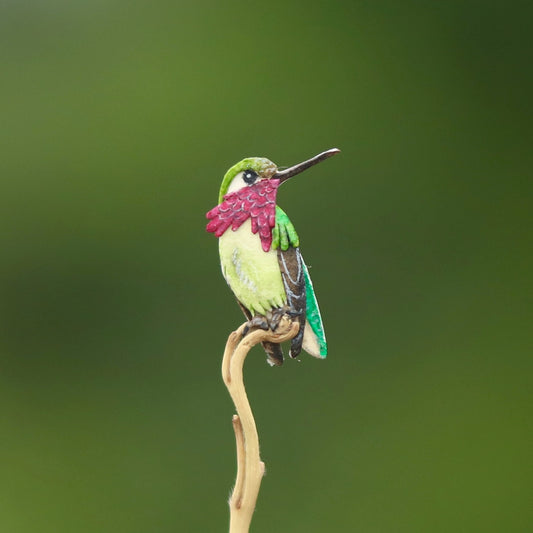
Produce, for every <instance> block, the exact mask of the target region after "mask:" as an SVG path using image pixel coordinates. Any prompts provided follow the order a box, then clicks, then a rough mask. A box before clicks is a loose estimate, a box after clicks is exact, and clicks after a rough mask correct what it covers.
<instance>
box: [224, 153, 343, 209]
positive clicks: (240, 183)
mask: <svg viewBox="0 0 533 533" xmlns="http://www.w3.org/2000/svg"><path fill="white" fill-rule="evenodd" d="M339 152H340V150H339V149H337V148H332V149H331V150H326V151H325V152H322V153H320V154H318V155H315V157H312V158H311V159H308V160H307V161H303V162H302V163H298V164H297V165H294V166H292V167H289V168H287V169H285V170H281V171H279V172H278V167H277V166H276V165H275V164H274V163H272V161H270V159H266V158H264V157H247V158H246V159H243V160H242V161H240V162H239V163H237V164H236V165H233V166H232V167H231V168H230V169H229V170H228V171H227V172H226V175H225V176H224V179H223V180H222V185H221V186H220V192H219V195H218V203H219V204H221V203H222V200H223V199H224V196H225V195H226V194H228V193H229V192H234V191H238V190H239V189H242V188H243V187H248V186H250V185H253V184H254V183H256V182H257V181H258V180H262V179H270V178H276V179H278V180H279V183H280V184H281V183H283V182H284V181H286V180H288V179H289V178H292V177H293V176H296V174H299V173H300V172H303V171H304V170H306V169H308V168H309V167H312V166H313V165H316V164H317V163H320V162H321V161H324V160H325V159H327V158H328V157H331V156H332V155H335V154H338V153H339Z"/></svg>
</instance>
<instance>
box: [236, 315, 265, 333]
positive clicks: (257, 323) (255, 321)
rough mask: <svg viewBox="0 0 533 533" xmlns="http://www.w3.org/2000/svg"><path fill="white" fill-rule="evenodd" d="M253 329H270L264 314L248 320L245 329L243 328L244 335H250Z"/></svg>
mask: <svg viewBox="0 0 533 533" xmlns="http://www.w3.org/2000/svg"><path fill="white" fill-rule="evenodd" d="M251 329H263V330H265V331H268V330H269V329H270V326H269V324H268V321H267V319H266V318H265V317H264V316H260V315H256V316H254V317H253V318H251V319H250V320H248V322H246V326H244V329H243V330H242V336H243V337H245V336H246V335H248V333H249V332H250V330H251Z"/></svg>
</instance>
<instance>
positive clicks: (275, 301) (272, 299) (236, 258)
mask: <svg viewBox="0 0 533 533" xmlns="http://www.w3.org/2000/svg"><path fill="white" fill-rule="evenodd" d="M218 242H219V251H220V264H221V266H222V274H223V276H224V278H225V279H226V281H227V283H228V285H229V286H230V287H231V290H232V291H233V292H234V294H235V296H236V297H237V299H238V300H239V301H240V302H241V303H242V304H243V305H244V306H245V307H246V308H247V309H248V310H249V311H250V312H251V313H252V315H255V314H259V315H265V314H266V313H267V311H269V310H270V309H272V308H273V307H280V306H282V305H284V304H285V303H286V295H285V288H284V287H283V281H282V279H281V272H280V269H279V264H278V255H277V251H276V250H272V249H270V250H269V251H268V252H265V251H264V250H263V248H261V240H260V238H259V235H257V234H256V235H254V234H253V233H252V229H251V222H250V220H247V221H246V222H244V224H242V226H241V227H240V228H239V229H238V230H237V231H232V230H231V229H228V230H226V232H225V233H224V235H222V236H221V237H220V238H219V240H218Z"/></svg>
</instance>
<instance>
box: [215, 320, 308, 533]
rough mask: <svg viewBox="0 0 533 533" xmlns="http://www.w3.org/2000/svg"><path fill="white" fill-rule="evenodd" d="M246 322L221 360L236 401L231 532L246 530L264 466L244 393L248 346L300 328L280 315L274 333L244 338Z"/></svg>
mask: <svg viewBox="0 0 533 533" xmlns="http://www.w3.org/2000/svg"><path fill="white" fill-rule="evenodd" d="M245 326H246V324H243V325H242V326H241V327H240V328H239V329H237V331H234V332H232V333H231V334H230V335H229V337H228V341H227V343H226V349H225V351H224V358H223V360H222V377H223V379H224V383H225V384H226V387H227V388H228V391H229V393H230V395H231V398H232V399H233V403H234V404H235V409H236V410H237V415H234V416H233V429H234V431H235V440H236V445H237V478H236V481H235V488H234V489H233V493H232V495H231V498H230V501H229V506H230V514H231V516H230V533H248V530H249V528H250V522H251V521H252V515H253V513H254V509H255V503H256V501H257V495H258V493H259V487H260V485H261V480H262V478H263V474H264V472H265V465H264V463H263V462H262V461H261V459H260V456H259V437H258V435H257V428H256V426H255V420H254V416H253V413H252V409H251V407H250V403H249V401H248V397H247V395H246V389H245V388H244V381H243V366H244V361H245V359H246V356H247V355H248V352H249V351H250V349H251V348H252V347H253V346H255V345H256V344H259V343H260V342H263V341H270V342H284V341H287V340H289V339H292V338H293V337H294V336H295V335H296V334H297V333H298V329H299V323H298V322H292V321H291V320H290V318H288V317H283V318H282V320H281V322H280V324H279V326H278V328H277V329H276V331H275V332H273V331H271V330H268V331H264V330H261V329H256V330H254V331H251V332H250V333H248V334H247V335H246V336H245V337H243V336H242V333H243V331H244V329H245Z"/></svg>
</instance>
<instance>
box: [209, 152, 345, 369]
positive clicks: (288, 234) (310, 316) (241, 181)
mask: <svg viewBox="0 0 533 533" xmlns="http://www.w3.org/2000/svg"><path fill="white" fill-rule="evenodd" d="M339 152H340V150H338V149H337V148H332V149H331V150H327V151H325V152H322V153H320V154H318V155H316V156H315V157H312V158H311V159H308V160H306V161H304V162H302V163H299V164H297V165H294V166H292V167H289V168H286V169H285V170H279V169H278V167H277V166H276V165H275V164H274V163H273V162H272V161H270V160H269V159H266V158H264V157H247V158H246V159H243V160H242V161H240V162H239V163H237V164H235V165H233V166H232V167H231V168H230V169H229V170H228V171H227V172H226V174H225V175H224V178H223V180H222V184H221V186H220V191H219V196H218V205H216V206H215V207H214V208H213V209H211V210H210V211H209V212H208V213H207V214H206V217H207V219H208V220H209V222H208V224H207V228H206V229H207V231H208V232H210V233H214V234H215V236H216V237H218V238H219V253H220V263H221V268H222V275H223V276H224V278H225V280H226V282H227V284H228V285H229V287H230V289H231V290H232V291H233V293H234V295H235V297H236V299H237V302H238V303H239V305H240V307H241V309H242V311H243V312H244V314H245V316H246V318H247V319H248V324H247V325H248V327H259V328H262V329H265V330H268V329H271V330H272V331H275V329H276V327H277V326H278V324H279V322H280V320H281V318H282V317H283V316H284V315H289V316H290V317H291V318H293V319H294V320H297V321H298V322H299V324H300V328H299V330H298V333H297V334H296V336H295V337H294V338H293V339H292V340H291V347H290V352H289V355H290V357H292V358H294V357H297V356H298V355H299V354H300V352H301V350H302V348H303V349H304V350H305V351H306V352H307V353H309V354H310V355H312V356H314V357H317V358H322V359H323V358H325V357H326V355H327V353H328V349H327V343H326V336H325V333H324V326H323V324H322V318H321V316H320V310H319V307H318V303H317V299H316V296H315V292H314V289H313V284H312V282H311V278H310V277H309V271H308V269H307V266H306V264H305V262H304V260H303V258H302V255H301V253H300V240H299V237H298V234H297V232H296V230H295V228H294V225H293V224H292V222H291V221H290V219H289V217H288V216H287V214H286V213H285V212H284V211H283V210H282V209H281V207H279V206H278V205H277V204H276V195H277V192H278V188H279V186H280V185H281V184H282V183H284V182H285V181H287V180H288V179H289V178H292V177H293V176H296V175H297V174H299V173H300V172H302V171H304V170H306V169H308V168H309V167H311V166H313V165H316V164H317V163H320V162H321V161H324V160H325V159H327V158H329V157H331V156H333V155H335V154H337V153H339ZM263 348H264V350H265V352H266V354H267V362H268V363H269V364H270V365H272V366H274V365H275V366H280V365H281V364H283V351H282V349H281V345H280V344H276V343H272V342H263Z"/></svg>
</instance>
